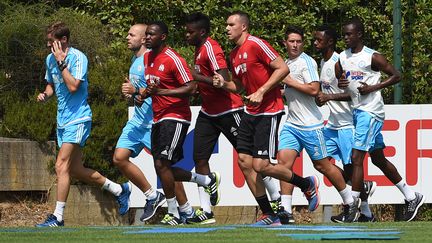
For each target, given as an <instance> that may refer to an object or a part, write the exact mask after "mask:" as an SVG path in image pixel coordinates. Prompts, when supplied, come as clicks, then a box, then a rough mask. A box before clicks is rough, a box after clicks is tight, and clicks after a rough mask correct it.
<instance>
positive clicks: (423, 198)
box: [406, 195, 425, 222]
mask: <svg viewBox="0 0 432 243" xmlns="http://www.w3.org/2000/svg"><path fill="white" fill-rule="evenodd" d="M421 196H422V199H421V200H420V203H419V204H418V205H417V207H416V209H415V211H414V214H413V216H412V217H411V218H409V219H408V220H407V221H406V222H409V221H411V220H413V219H414V218H415V217H416V216H417V211H418V209H419V208H420V207H421V205H423V203H424V201H425V196H424V195H421Z"/></svg>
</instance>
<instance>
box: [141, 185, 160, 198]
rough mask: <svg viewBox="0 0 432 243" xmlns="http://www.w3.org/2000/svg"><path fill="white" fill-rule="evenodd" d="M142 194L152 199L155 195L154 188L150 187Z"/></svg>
mask: <svg viewBox="0 0 432 243" xmlns="http://www.w3.org/2000/svg"><path fill="white" fill-rule="evenodd" d="M144 196H146V197H147V199H149V200H153V199H155V198H156V196H157V193H156V190H155V189H153V187H150V189H148V190H147V191H145V192H144Z"/></svg>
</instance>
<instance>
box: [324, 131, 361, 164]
mask: <svg viewBox="0 0 432 243" xmlns="http://www.w3.org/2000/svg"><path fill="white" fill-rule="evenodd" d="M353 135H354V129H353V128H342V129H338V130H336V129H331V128H328V127H325V128H324V138H325V141H326V147H327V154H328V156H330V157H332V158H334V159H335V160H339V161H342V164H343V165H349V164H351V152H352V142H353Z"/></svg>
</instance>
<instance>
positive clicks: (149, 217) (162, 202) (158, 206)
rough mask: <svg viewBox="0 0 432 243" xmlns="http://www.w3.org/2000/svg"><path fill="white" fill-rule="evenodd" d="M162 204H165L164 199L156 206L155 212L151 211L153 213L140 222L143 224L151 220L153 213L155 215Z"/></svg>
mask: <svg viewBox="0 0 432 243" xmlns="http://www.w3.org/2000/svg"><path fill="white" fill-rule="evenodd" d="M164 203H166V198H164V199H163V200H162V201H160V202H159V203H158V204H157V205H156V208H155V210H153V213H152V214H151V215H150V216H148V217H147V218H140V220H141V222H145V221H147V220H149V219H151V218H152V217H153V216H154V215H155V213H156V211H157V210H158V208H160V207H161V206H162V205H164Z"/></svg>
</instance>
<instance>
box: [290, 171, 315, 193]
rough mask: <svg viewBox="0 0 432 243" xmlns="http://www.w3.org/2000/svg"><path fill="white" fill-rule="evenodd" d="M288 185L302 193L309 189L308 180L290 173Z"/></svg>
mask: <svg viewBox="0 0 432 243" xmlns="http://www.w3.org/2000/svg"><path fill="white" fill-rule="evenodd" d="M289 183H291V184H293V185H295V186H297V187H299V188H300V189H301V191H302V192H305V191H307V190H308V189H309V187H310V181H309V180H308V179H306V178H303V177H301V176H298V175H296V174H294V173H292V177H291V180H290V181H289Z"/></svg>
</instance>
